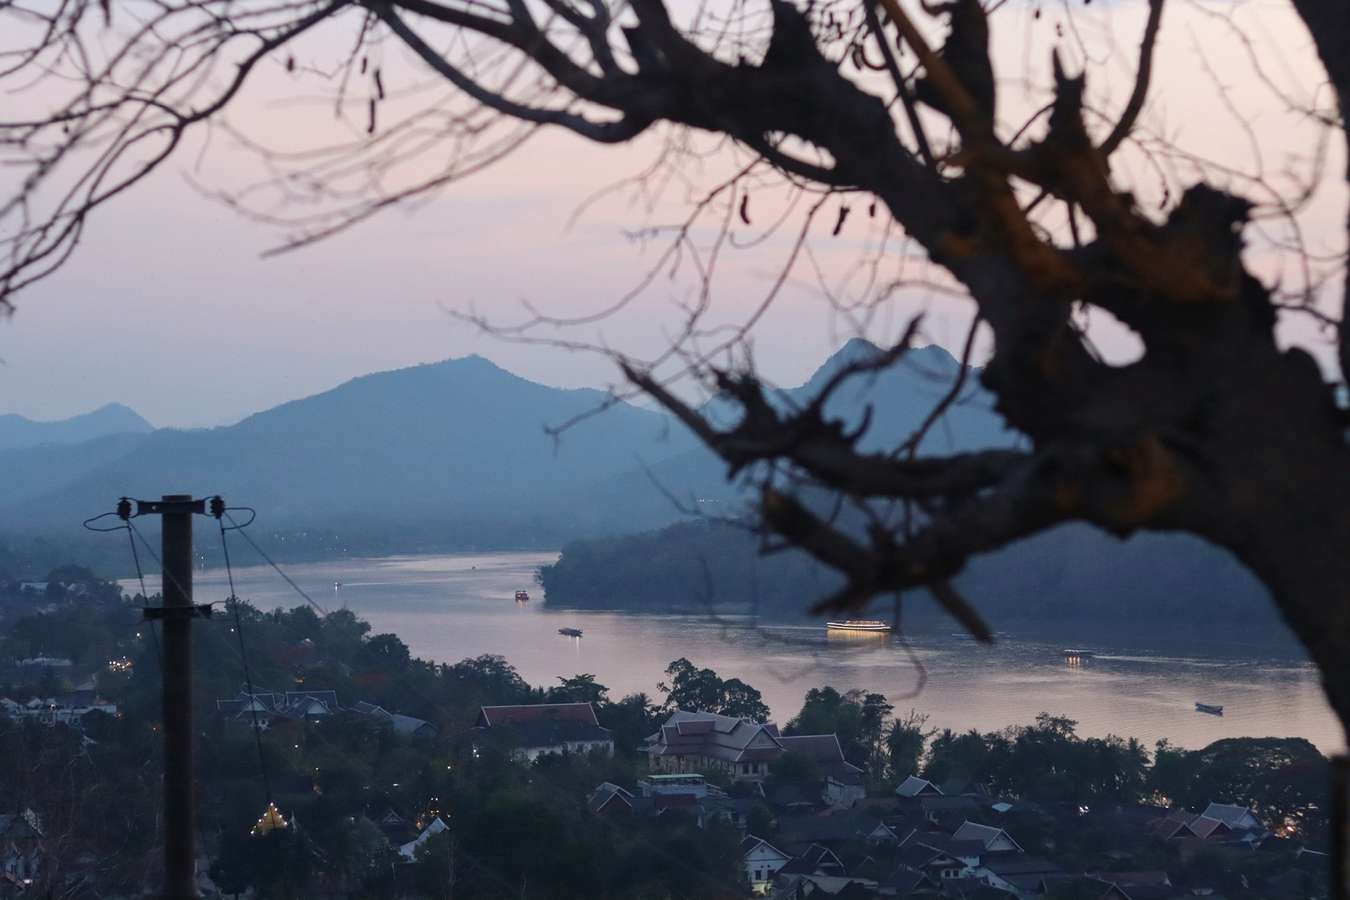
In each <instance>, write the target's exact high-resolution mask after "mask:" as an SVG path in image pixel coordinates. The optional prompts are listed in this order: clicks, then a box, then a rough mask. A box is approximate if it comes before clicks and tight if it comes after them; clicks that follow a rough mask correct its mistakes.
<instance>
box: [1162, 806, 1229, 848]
mask: <svg viewBox="0 0 1350 900" xmlns="http://www.w3.org/2000/svg"><path fill="white" fill-rule="evenodd" d="M1148 827H1149V831H1150V832H1152V834H1153V835H1154V836H1155V837H1158V838H1161V839H1162V840H1164V841H1173V840H1184V839H1186V838H1200V839H1202V840H1204V839H1207V838H1211V837H1223V836H1224V835H1227V834H1228V833H1229V832H1230V829H1229V828H1228V826H1227V825H1225V824H1224V823H1223V821H1222V820H1220V819H1211V818H1210V817H1209V816H1205V815H1199V814H1197V813H1192V812H1187V811H1186V810H1184V809H1174V810H1172V811H1171V812H1169V813H1168V814H1167V815H1165V816H1163V817H1162V818H1160V819H1155V820H1154V821H1153V822H1151V823H1150V824H1149V826H1148Z"/></svg>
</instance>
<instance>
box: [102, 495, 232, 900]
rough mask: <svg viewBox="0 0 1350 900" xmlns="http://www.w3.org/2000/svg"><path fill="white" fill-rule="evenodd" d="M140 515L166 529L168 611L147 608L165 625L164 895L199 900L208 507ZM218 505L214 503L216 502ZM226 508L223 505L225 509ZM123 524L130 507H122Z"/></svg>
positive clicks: (181, 505)
mask: <svg viewBox="0 0 1350 900" xmlns="http://www.w3.org/2000/svg"><path fill="white" fill-rule="evenodd" d="M135 503H136V515H137V516H147V515H157V516H159V517H160V520H161V524H162V529H161V534H162V544H161V548H162V553H161V555H160V563H161V565H162V567H163V570H162V573H161V574H162V581H161V589H160V590H161V593H162V594H163V597H164V605H163V606H162V607H147V608H146V610H145V617H146V619H150V620H153V619H162V620H163V622H164V672H163V678H164V688H163V700H164V706H163V719H164V891H163V897H164V898H166V900H195V898H196V896H197V879H196V863H197V854H196V848H195V843H196V841H195V838H196V829H197V825H196V821H195V818H196V808H197V798H196V789H195V785H194V783H193V777H192V776H193V771H192V770H193V766H192V620H193V618H195V617H198V616H200V617H206V616H210V615H211V607H210V606H209V605H207V606H194V605H193V603H192V517H193V515H204V514H205V513H206V501H205V500H194V499H192V496H191V495H190V494H165V495H164V497H163V498H162V499H160V500H137V501H135ZM213 505H214V501H213ZM221 505H222V506H223V503H222V504H221ZM118 514H119V515H120V516H121V517H122V518H124V519H125V518H128V517H129V516H130V515H131V504H130V502H128V501H126V500H123V501H122V503H121V504H119V505H118Z"/></svg>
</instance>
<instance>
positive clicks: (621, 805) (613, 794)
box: [586, 781, 633, 816]
mask: <svg viewBox="0 0 1350 900" xmlns="http://www.w3.org/2000/svg"><path fill="white" fill-rule="evenodd" d="M586 805H587V807H589V808H590V811H591V812H593V813H595V814H596V815H597V816H599V815H612V814H614V813H631V812H632V811H633V795H632V793H631V792H629V791H626V790H624V789H623V788H621V787H619V786H618V785H617V784H613V783H611V782H608V781H603V782H601V783H600V786H599V787H598V788H596V789H595V790H594V791H592V792H591V795H590V796H589V797H587V798H586Z"/></svg>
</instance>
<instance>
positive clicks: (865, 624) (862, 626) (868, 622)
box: [825, 619, 891, 631]
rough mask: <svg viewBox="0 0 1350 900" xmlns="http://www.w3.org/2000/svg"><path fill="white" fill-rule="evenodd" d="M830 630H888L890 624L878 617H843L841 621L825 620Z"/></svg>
mask: <svg viewBox="0 0 1350 900" xmlns="http://www.w3.org/2000/svg"><path fill="white" fill-rule="evenodd" d="M825 627H826V628H827V629H829V630H830V631H890V630H891V624H890V623H889V622H883V621H881V620H880V619H845V620H844V621H842V622H826V623H825Z"/></svg>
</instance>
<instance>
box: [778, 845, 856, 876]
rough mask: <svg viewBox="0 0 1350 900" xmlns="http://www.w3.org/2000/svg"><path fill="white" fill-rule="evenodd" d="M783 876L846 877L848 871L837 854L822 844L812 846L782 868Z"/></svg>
mask: <svg viewBox="0 0 1350 900" xmlns="http://www.w3.org/2000/svg"><path fill="white" fill-rule="evenodd" d="M781 872H782V874H785V875H846V874H848V869H847V867H846V866H845V865H844V862H843V860H841V859H840V858H839V854H837V853H835V852H834V851H833V850H831V849H830V848H829V847H826V846H825V845H824V844H812V845H811V846H810V847H808V848H806V850H805V851H804V852H802V853H799V854H797V855H796V856H794V857H793V858H792V860H791V861H790V862H789V863H788V864H787V865H786V866H784V867H783V868H782V870H781Z"/></svg>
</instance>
